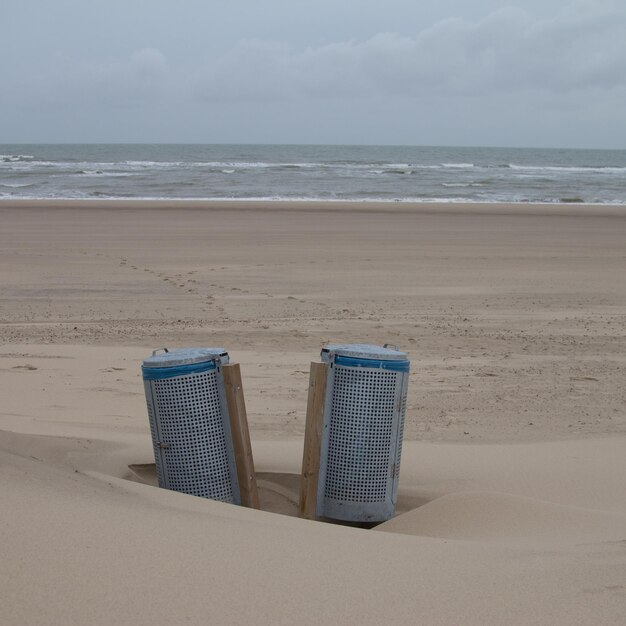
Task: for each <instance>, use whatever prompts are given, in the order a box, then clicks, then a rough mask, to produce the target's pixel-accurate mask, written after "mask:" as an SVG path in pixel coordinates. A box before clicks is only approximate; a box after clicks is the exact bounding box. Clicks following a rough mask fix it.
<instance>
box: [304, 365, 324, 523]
mask: <svg viewBox="0 0 626 626" xmlns="http://www.w3.org/2000/svg"><path fill="white" fill-rule="evenodd" d="M327 378H328V364H327V363H315V362H313V363H311V372H310V375H309V396H308V401H307V408H306V425H305V430H304V452H303V454H302V477H301V482H300V505H299V507H298V515H299V516H300V517H304V518H306V519H315V517H316V508H317V483H318V479H319V472H320V452H321V445H322V429H323V426H324V404H325V400H326V380H327Z"/></svg>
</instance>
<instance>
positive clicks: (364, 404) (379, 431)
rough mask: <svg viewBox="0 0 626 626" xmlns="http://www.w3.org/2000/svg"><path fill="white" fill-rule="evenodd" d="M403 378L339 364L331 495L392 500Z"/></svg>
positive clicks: (332, 422)
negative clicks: (391, 473) (396, 410)
mask: <svg viewBox="0 0 626 626" xmlns="http://www.w3.org/2000/svg"><path fill="white" fill-rule="evenodd" d="M397 378H398V374H397V373H396V372H389V371H383V370H373V369H364V368H355V369H352V368H345V367H335V374H334V386H333V390H332V393H333V398H332V405H331V414H330V429H329V430H330V432H329V441H328V461H327V470H326V482H325V486H324V496H325V497H326V498H331V499H333V500H337V501H342V502H359V503H379V502H380V503H383V502H385V500H386V499H387V498H388V493H387V488H388V480H389V463H390V459H393V458H394V456H395V454H392V449H391V448H392V441H391V436H392V426H393V420H394V405H395V397H396V396H395V394H396V381H397ZM395 444H396V442H395V441H394V442H393V445H395ZM393 453H395V450H393Z"/></svg>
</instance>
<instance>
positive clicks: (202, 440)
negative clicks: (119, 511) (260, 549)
mask: <svg viewBox="0 0 626 626" xmlns="http://www.w3.org/2000/svg"><path fill="white" fill-rule="evenodd" d="M152 390H153V396H154V401H155V407H154V412H155V414H156V415H155V417H156V418H157V420H156V421H157V428H158V431H159V436H160V439H161V441H164V442H167V444H168V446H169V447H167V448H165V449H157V447H158V446H157V441H156V440H155V441H154V442H155V458H159V454H162V455H163V456H162V458H163V462H164V466H165V467H164V471H165V472H166V473H167V481H168V487H169V488H170V489H174V490H175V491H182V492H184V493H189V494H193V495H196V496H201V497H205V498H211V499H213V500H221V501H223V502H233V499H234V496H233V487H232V478H231V473H230V465H229V458H228V449H227V444H226V433H225V431H224V417H223V415H222V410H221V406H220V401H219V393H218V387H217V376H216V372H215V370H212V371H209V372H203V373H200V374H192V375H189V376H178V377H175V378H165V379H162V380H155V381H152ZM158 465H159V464H158V463H157V472H159V469H160V468H159V467H158ZM162 478H163V477H162V476H159V484H161V480H162Z"/></svg>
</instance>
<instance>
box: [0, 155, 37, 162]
mask: <svg viewBox="0 0 626 626" xmlns="http://www.w3.org/2000/svg"><path fill="white" fill-rule="evenodd" d="M34 158H35V157H34V156H33V155H32V154H0V162H2V163H21V162H24V161H26V162H28V161H32V160H33V159H34Z"/></svg>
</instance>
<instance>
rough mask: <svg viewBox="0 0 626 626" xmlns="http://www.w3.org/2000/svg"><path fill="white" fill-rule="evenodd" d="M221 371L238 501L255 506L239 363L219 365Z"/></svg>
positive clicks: (254, 484) (252, 469)
mask: <svg viewBox="0 0 626 626" xmlns="http://www.w3.org/2000/svg"><path fill="white" fill-rule="evenodd" d="M222 373H223V374H224V388H225V391H226V404H227V405H228V414H229V416H230V430H231V433H232V437H233V448H234V451H235V464H236V466H237V480H238V481H239V492H240V495H241V504H242V505H243V506H247V507H249V508H251V509H258V508H260V507H259V492H258V490H257V484H256V474H255V473H254V460H253V458H252V446H251V445H250V431H249V429H248V415H247V413H246V403H245V401H244V397H243V386H242V384H241V370H240V369H239V364H238V363H234V364H232V365H222Z"/></svg>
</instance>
